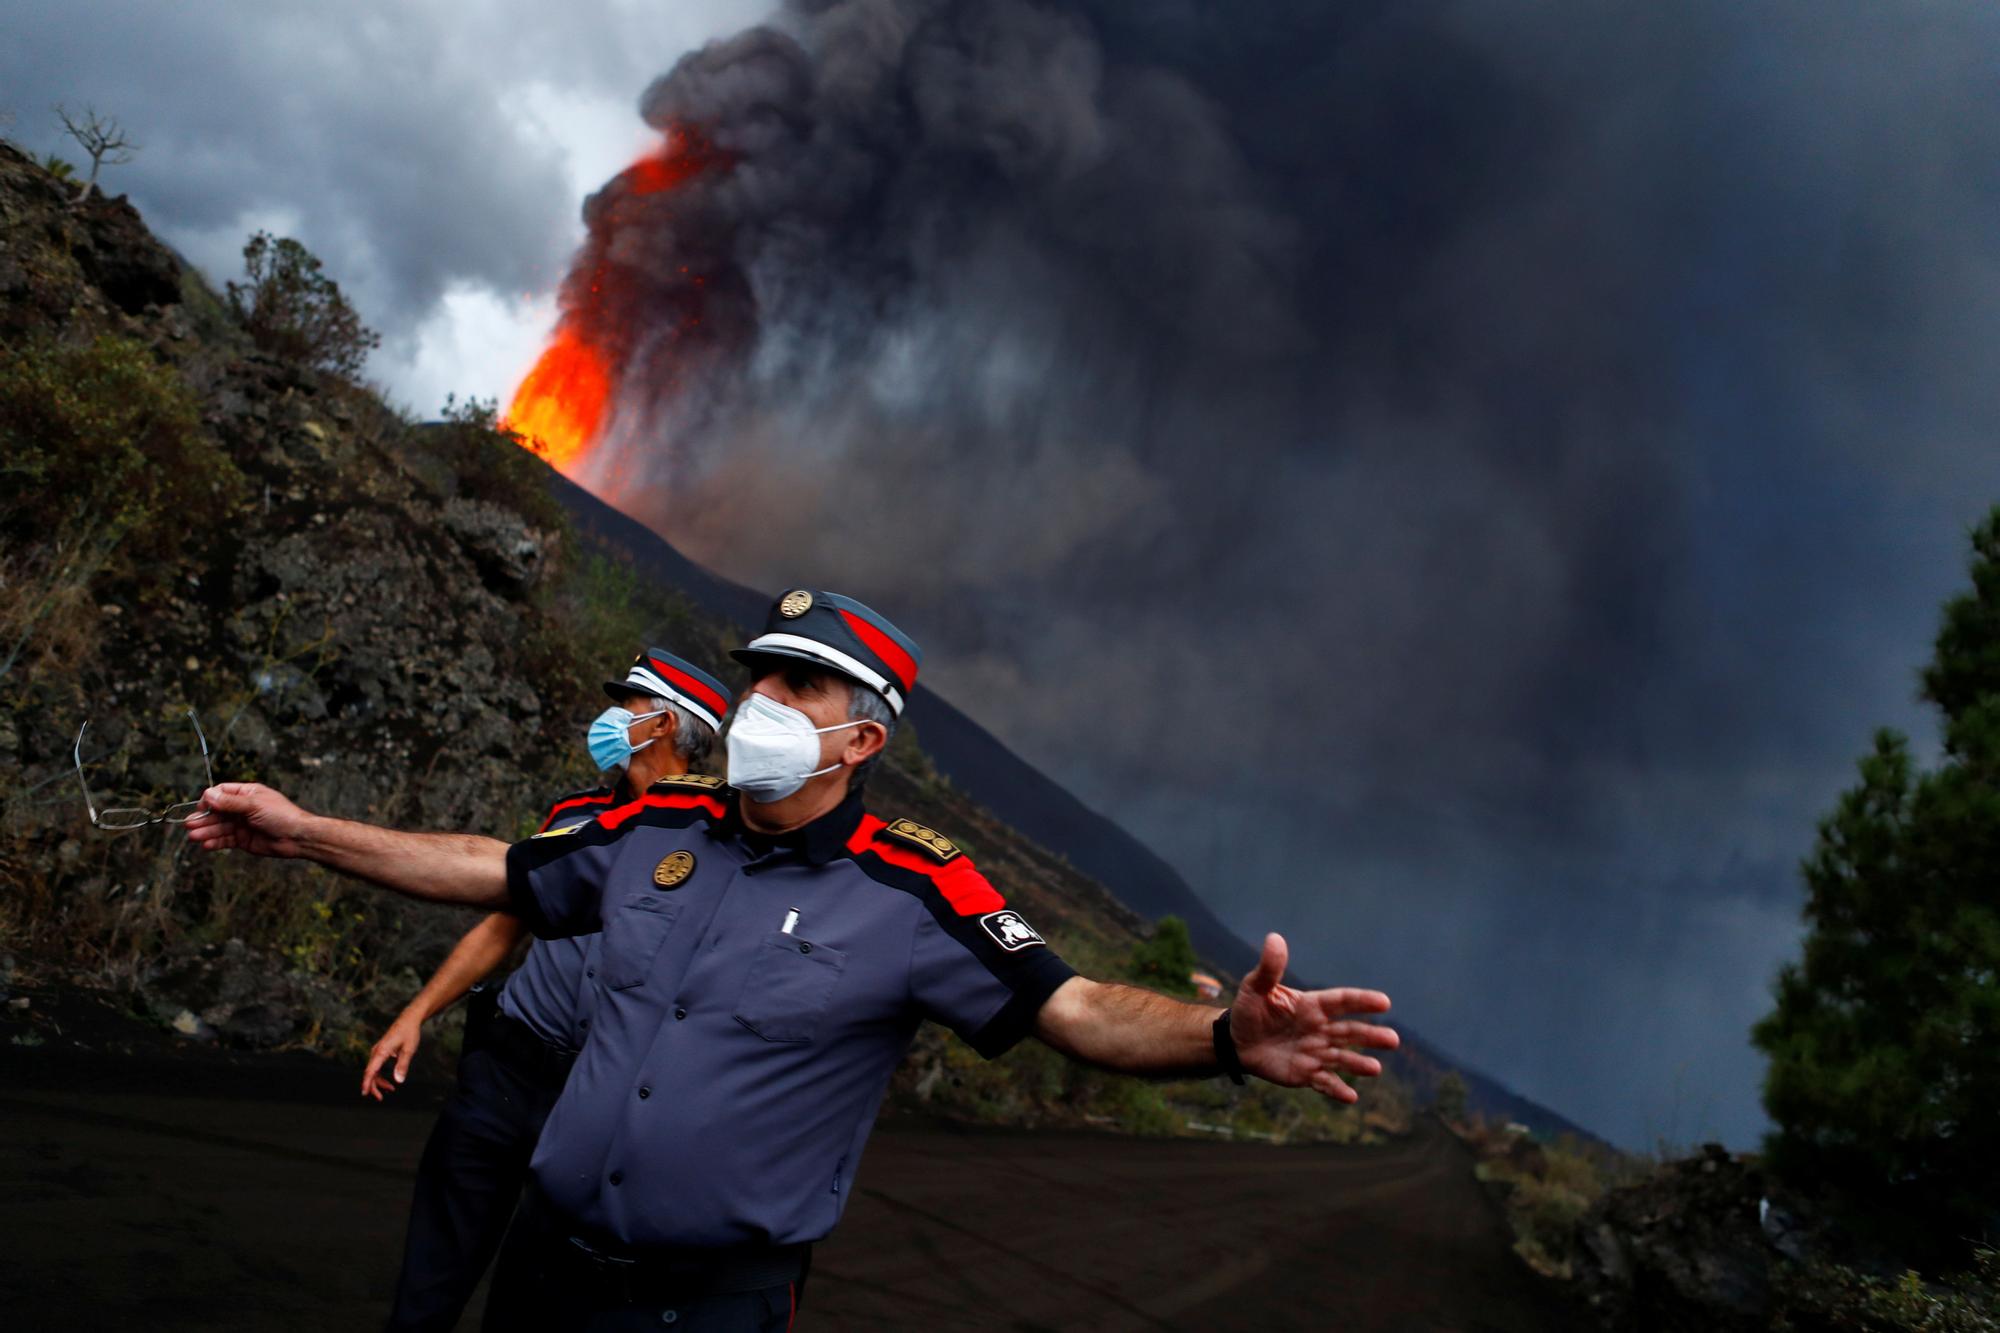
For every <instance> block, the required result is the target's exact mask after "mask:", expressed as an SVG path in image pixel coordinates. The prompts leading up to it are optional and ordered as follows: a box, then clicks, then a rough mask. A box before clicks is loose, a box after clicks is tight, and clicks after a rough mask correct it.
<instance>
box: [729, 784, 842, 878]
mask: <svg viewBox="0 0 2000 1333" xmlns="http://www.w3.org/2000/svg"><path fill="white" fill-rule="evenodd" d="M749 799H750V798H749V797H747V796H745V795H743V794H742V793H741V792H738V793H737V795H736V800H735V801H732V802H731V803H730V805H729V810H728V812H727V813H726V814H724V815H723V817H722V818H721V819H720V820H718V821H717V822H716V823H714V824H711V825H710V826H709V833H710V835H711V836H713V837H717V838H735V839H738V840H739V841H741V842H742V843H743V844H744V845H745V846H747V847H749V848H751V849H752V850H753V851H755V852H756V853H757V854H758V855H759V856H763V855H765V854H767V853H769V852H774V851H777V850H779V849H781V848H788V849H791V850H793V851H796V852H798V853H799V855H800V856H802V857H804V858H805V861H806V863H807V864H808V865H816V866H823V865H827V864H829V863H831V862H834V861H838V860H839V859H840V858H841V857H843V856H846V855H847V842H848V839H850V838H852V837H853V836H854V830H855V829H857V828H859V827H861V816H862V813H863V811H862V808H861V789H860V788H859V787H856V788H854V789H852V790H850V791H849V792H848V793H847V796H846V798H845V799H843V800H842V801H841V803H840V804H839V805H836V806H835V807H833V809H831V810H829V811H827V812H826V813H825V814H823V815H821V816H820V817H819V818H818V819H815V820H814V821H813V822H812V823H810V824H805V825H801V826H800V827H798V828H795V829H793V830H791V831H790V832H789V833H777V834H771V833H758V832H755V831H754V830H752V829H751V828H749V827H748V826H747V825H745V824H744V822H743V807H742V805H741V802H743V801H747V800H749Z"/></svg>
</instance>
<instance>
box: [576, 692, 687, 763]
mask: <svg viewBox="0 0 2000 1333" xmlns="http://www.w3.org/2000/svg"><path fill="white" fill-rule="evenodd" d="M666 711H667V710H666V709H664V708H661V709H658V710H656V711H654V712H651V713H634V712H633V711H632V710H631V709H629V708H621V707H619V706H618V705H617V704H613V705H612V706H611V707H609V708H607V709H605V710H604V711H603V712H601V713H599V714H598V715H597V719H596V721H594V722H592V723H591V724H590V731H589V732H588V733H587V736H586V741H585V743H586V744H587V745H589V747H590V758H591V762H593V763H595V764H596V765H597V766H598V768H600V769H602V770H603V771H604V772H606V773H609V772H610V771H611V770H612V769H614V768H616V769H623V768H624V767H625V766H626V765H627V764H629V763H631V762H632V756H633V755H635V754H637V753H639V751H641V750H643V749H645V748H646V747H647V746H648V745H651V744H652V743H653V741H643V742H641V743H640V744H638V745H634V744H632V724H633V723H635V722H644V721H645V720H646V719H647V718H649V717H658V716H660V714H662V713H664V712H666ZM658 739H659V737H657V736H655V737H654V738H653V740H658Z"/></svg>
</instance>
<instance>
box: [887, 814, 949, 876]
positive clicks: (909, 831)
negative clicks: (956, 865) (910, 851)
mask: <svg viewBox="0 0 2000 1333" xmlns="http://www.w3.org/2000/svg"><path fill="white" fill-rule="evenodd" d="M882 831H883V832H884V833H886V834H888V835H889V836H890V837H892V838H899V839H901V840H902V841H904V842H907V843H909V844H910V845H911V846H912V847H917V848H921V849H922V850H923V851H924V852H926V853H928V854H929V855H930V856H931V857H932V859H934V860H936V861H937V862H938V864H939V865H943V864H944V863H945V862H946V861H949V860H952V859H953V858H954V857H959V856H963V855H965V853H964V852H963V851H961V850H959V846H958V844H957V843H955V842H953V841H952V840H951V839H950V838H947V837H945V836H944V834H942V833H939V832H938V831H937V830H936V829H930V828H925V827H924V826H923V825H922V824H919V823H918V822H917V821H916V820H914V819H896V820H891V821H890V822H889V823H888V824H887V825H885V826H884V827H883V829H882Z"/></svg>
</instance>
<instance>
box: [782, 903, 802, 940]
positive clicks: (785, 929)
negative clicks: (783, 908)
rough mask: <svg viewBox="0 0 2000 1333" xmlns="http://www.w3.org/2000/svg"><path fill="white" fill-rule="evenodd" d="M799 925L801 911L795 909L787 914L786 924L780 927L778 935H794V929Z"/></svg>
mask: <svg viewBox="0 0 2000 1333" xmlns="http://www.w3.org/2000/svg"><path fill="white" fill-rule="evenodd" d="M798 924H799V909H798V908H796V907H794V908H793V909H792V910H791V911H789V912H787V913H785V924H784V925H782V926H779V927H778V933H779V934H780V935H789V934H791V933H792V927H793V926H796V925H798Z"/></svg>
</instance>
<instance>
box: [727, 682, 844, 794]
mask: <svg viewBox="0 0 2000 1333" xmlns="http://www.w3.org/2000/svg"><path fill="white" fill-rule="evenodd" d="M860 725H861V723H859V722H842V723H838V724H837V725H834V726H831V727H815V726H814V725H813V724H812V719H811V718H809V717H807V716H806V715H805V714H804V713H801V712H800V711H799V710H798V709H796V708H790V707H787V706H786V705H784V704H781V703H779V702H778V701H777V700H776V699H773V698H772V697H771V696H769V695H768V694H753V695H751V696H750V697H749V698H747V699H745V700H744V701H743V702H742V703H740V704H738V705H737V706H736V716H735V718H733V719H732V720H731V721H730V723H729V735H728V738H727V740H726V742H725V743H726V744H727V745H728V747H729V785H730V786H732V787H734V788H736V790H738V791H740V792H743V793H745V794H746V795H748V796H749V797H750V799H751V800H753V801H756V802H757V803H759V804H760V805H765V804H769V803H770V802H772V801H782V800H784V799H785V798H786V797H787V796H790V795H791V794H792V793H793V792H795V791H797V790H798V789H799V788H801V787H803V786H805V785H806V781H807V780H808V779H810V778H816V777H818V776H820V775H821V774H822V773H831V772H833V771H834V770H835V769H836V768H839V767H840V765H839V764H828V765H827V766H826V767H825V768H819V769H816V768H814V767H813V765H814V764H817V763H818V762H819V739H818V738H819V736H820V735H821V734H822V733H824V732H828V731H845V730H846V729H847V728H849V727H858V726H860Z"/></svg>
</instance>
